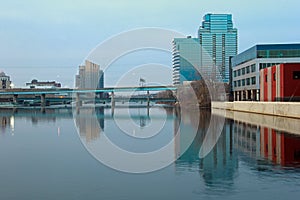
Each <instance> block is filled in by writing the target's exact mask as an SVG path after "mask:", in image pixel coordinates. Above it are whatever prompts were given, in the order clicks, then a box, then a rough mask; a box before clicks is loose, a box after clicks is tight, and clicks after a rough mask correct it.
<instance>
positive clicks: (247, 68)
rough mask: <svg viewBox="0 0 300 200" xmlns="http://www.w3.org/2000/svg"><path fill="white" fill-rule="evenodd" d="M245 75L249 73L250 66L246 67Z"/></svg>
mask: <svg viewBox="0 0 300 200" xmlns="http://www.w3.org/2000/svg"><path fill="white" fill-rule="evenodd" d="M246 73H247V74H249V73H250V66H248V67H246Z"/></svg>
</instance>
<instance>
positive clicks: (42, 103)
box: [41, 94, 46, 107]
mask: <svg viewBox="0 0 300 200" xmlns="http://www.w3.org/2000/svg"><path fill="white" fill-rule="evenodd" d="M41 106H42V107H45V106H46V94H41Z"/></svg>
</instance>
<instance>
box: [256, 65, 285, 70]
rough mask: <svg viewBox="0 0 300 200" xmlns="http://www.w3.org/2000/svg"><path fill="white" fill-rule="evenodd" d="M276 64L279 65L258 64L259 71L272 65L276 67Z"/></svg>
mask: <svg viewBox="0 0 300 200" xmlns="http://www.w3.org/2000/svg"><path fill="white" fill-rule="evenodd" d="M278 64H280V63H259V70H261V69H265V68H267V67H271V66H274V65H278Z"/></svg>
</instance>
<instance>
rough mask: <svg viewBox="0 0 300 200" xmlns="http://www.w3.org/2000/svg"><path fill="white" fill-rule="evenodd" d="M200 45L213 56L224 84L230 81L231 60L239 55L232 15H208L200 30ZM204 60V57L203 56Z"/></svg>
mask: <svg viewBox="0 0 300 200" xmlns="http://www.w3.org/2000/svg"><path fill="white" fill-rule="evenodd" d="M198 37H199V43H200V45H201V46H202V48H203V49H205V50H206V51H207V53H208V54H209V55H210V56H211V59H212V61H213V65H214V66H215V67H216V68H218V69H219V72H220V73H221V75H222V78H223V81H224V82H229V80H230V69H229V58H230V57H232V56H235V55H236V54H237V49H238V43H237V41H238V39H237V38H238V37H237V29H236V28H233V22H232V15H231V14H206V15H205V16H204V17H203V21H202V25H201V26H200V27H199V30H198ZM201 57H202V58H203V55H202V56H201Z"/></svg>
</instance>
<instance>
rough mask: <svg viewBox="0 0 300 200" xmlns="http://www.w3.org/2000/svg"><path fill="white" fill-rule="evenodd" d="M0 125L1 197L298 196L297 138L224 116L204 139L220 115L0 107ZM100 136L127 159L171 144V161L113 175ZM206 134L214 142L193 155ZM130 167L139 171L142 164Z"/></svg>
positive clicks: (299, 148) (299, 150)
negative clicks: (216, 131) (150, 168)
mask: <svg viewBox="0 0 300 200" xmlns="http://www.w3.org/2000/svg"><path fill="white" fill-rule="evenodd" d="M249 118H251V116H250V117H246V119H249ZM255 118H256V117H255ZM211 119H214V120H211ZM0 121H1V131H0V133H1V135H0V160H1V164H0V177H1V179H0V199H151V200H152V199H298V198H299V196H300V190H299V189H300V168H299V166H300V165H299V164H300V136H297V135H295V134H294V133H293V134H292V133H286V132H283V131H280V130H276V129H274V128H273V129H272V128H269V127H268V125H267V124H266V125H265V126H263V125H261V124H255V123H250V122H245V120H237V119H235V120H233V119H226V120H225V125H224V127H223V126H221V127H223V128H222V131H221V133H220V134H215V135H214V134H213V135H210V136H209V135H208V133H207V130H208V129H209V125H210V123H212V121H213V127H214V128H216V127H218V123H219V124H221V123H222V117H220V116H215V115H212V114H210V113H209V112H207V111H201V112H200V114H199V113H195V112H193V111H190V110H189V111H181V112H180V114H178V111H175V110H174V109H172V108H167V109H166V108H151V109H150V110H147V108H131V109H129V110H128V109H124V108H116V109H115V110H114V111H112V110H111V109H109V108H97V109H96V110H94V109H82V110H80V112H77V113H76V112H74V113H73V112H72V109H56V110H55V109H47V110H45V112H41V111H40V110H39V109H32V110H22V109H19V110H10V109H7V110H3V109H2V110H0ZM271 121H272V120H271ZM273 121H274V120H273ZM214 123H215V124H214ZM293 123H295V124H296V125H297V123H298V122H297V121H295V122H293ZM291 131H292V132H293V129H291ZM176 134H178V135H179V137H178V138H177V139H176V141H175V142H174V143H172V142H171V143H170V141H171V140H172V138H173V137H174V135H176ZM104 138H108V139H109V140H110V141H112V142H113V143H114V144H116V145H117V146H119V147H120V148H122V149H125V150H127V151H130V152H135V153H145V152H150V151H155V150H157V149H160V148H162V147H164V146H165V145H166V144H172V145H173V146H172V149H173V150H172V153H173V154H174V155H170V156H173V157H174V158H176V157H179V159H178V160H177V161H175V162H174V163H172V164H170V165H168V166H167V167H165V168H162V169H160V170H156V171H154V172H149V173H140V174H133V173H125V172H121V171H118V170H115V169H112V168H110V167H108V166H106V165H104V164H102V163H101V162H100V161H98V159H99V157H101V156H102V154H101V153H103V151H101V144H102V143H101V141H103V140H104ZM208 138H210V140H209V141H210V142H211V144H214V143H216V144H215V145H213V148H212V149H211V150H206V152H205V153H206V154H207V155H205V156H204V158H201V159H200V158H199V155H200V154H199V152H200V151H201V149H202V147H203V146H204V144H205V141H206V142H207V139H208ZM188 141H191V145H190V146H189V148H188V149H187V150H186V151H185V150H184V146H185V145H186V144H187V143H189V142H188ZM202 150H203V149H202ZM104 154H108V155H110V154H109V153H106V152H104ZM110 156H112V157H111V160H114V159H119V161H120V162H122V158H118V157H113V155H110ZM123 160H124V159H123ZM125 162H126V160H125ZM106 164H107V163H106ZM130 164H132V165H133V166H131V165H129V167H136V168H137V169H138V168H140V167H143V164H144V163H130ZM127 167H128V166H127Z"/></svg>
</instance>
